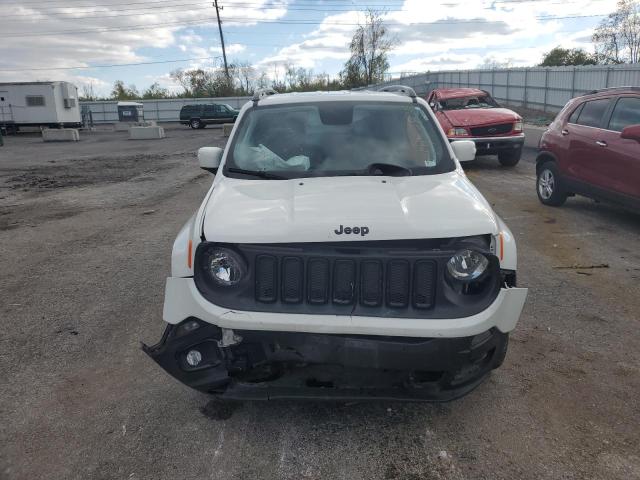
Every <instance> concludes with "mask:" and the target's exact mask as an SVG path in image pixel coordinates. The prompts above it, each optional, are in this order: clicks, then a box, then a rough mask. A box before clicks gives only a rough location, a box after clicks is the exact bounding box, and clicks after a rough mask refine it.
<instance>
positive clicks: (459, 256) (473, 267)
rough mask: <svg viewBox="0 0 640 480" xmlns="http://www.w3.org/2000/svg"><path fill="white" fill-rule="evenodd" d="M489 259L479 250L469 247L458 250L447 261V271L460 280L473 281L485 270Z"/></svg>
mask: <svg viewBox="0 0 640 480" xmlns="http://www.w3.org/2000/svg"><path fill="white" fill-rule="evenodd" d="M488 266H489V259H488V258H487V257H486V256H485V255H483V254H482V253H480V252H477V251H475V250H470V249H468V248H467V249H464V250H458V251H457V252H456V253H455V254H454V255H453V256H452V257H451V258H450V259H449V261H448V262H447V272H449V275H450V276H451V278H453V279H455V280H458V281H460V282H473V281H474V280H478V279H480V278H481V277H482V276H483V275H484V273H485V272H486V271H487V267H488Z"/></svg>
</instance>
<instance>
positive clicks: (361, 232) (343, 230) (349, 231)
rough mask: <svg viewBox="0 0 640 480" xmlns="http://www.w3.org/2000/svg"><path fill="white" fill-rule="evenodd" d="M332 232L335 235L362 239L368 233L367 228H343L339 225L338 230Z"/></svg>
mask: <svg viewBox="0 0 640 480" xmlns="http://www.w3.org/2000/svg"><path fill="white" fill-rule="evenodd" d="M334 232H335V233H336V235H342V234H343V233H344V234H345V235H360V236H361V237H364V236H365V235H367V234H368V233H369V227H345V226H343V225H340V228H337V229H335V230H334Z"/></svg>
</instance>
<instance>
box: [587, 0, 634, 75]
mask: <svg viewBox="0 0 640 480" xmlns="http://www.w3.org/2000/svg"><path fill="white" fill-rule="evenodd" d="M592 41H593V43H594V45H595V47H596V58H597V60H598V63H606V64H617V63H638V62H639V61H640V3H639V2H638V0H619V1H618V9H617V10H616V11H615V12H613V13H612V14H610V15H609V16H608V17H607V18H605V19H604V20H602V22H600V25H599V26H598V28H597V29H596V31H595V32H594V34H593V37H592Z"/></svg>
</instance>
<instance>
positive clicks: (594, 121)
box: [576, 98, 610, 128]
mask: <svg viewBox="0 0 640 480" xmlns="http://www.w3.org/2000/svg"><path fill="white" fill-rule="evenodd" d="M609 101H610V99H608V98H603V99H600V100H592V101H590V102H585V104H584V106H583V107H582V111H581V112H580V115H579V116H578V121H577V122H576V123H577V124H579V125H584V126H586V127H596V128H600V127H601V126H602V117H603V116H604V112H605V111H606V110H607V107H608V106H609Z"/></svg>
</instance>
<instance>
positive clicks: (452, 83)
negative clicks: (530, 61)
mask: <svg viewBox="0 0 640 480" xmlns="http://www.w3.org/2000/svg"><path fill="white" fill-rule="evenodd" d="M393 84H402V85H407V86H410V87H413V89H414V90H415V91H416V93H417V94H418V95H426V94H428V93H429V92H430V91H431V90H433V89H434V88H450V87H477V88H481V89H483V90H487V91H488V92H489V93H490V94H491V95H492V96H493V97H494V98H495V99H496V100H498V101H499V102H503V103H505V104H508V105H514V106H522V107H525V108H531V109H535V110H542V111H545V112H551V113H556V112H558V111H560V109H562V107H563V106H564V105H565V103H567V101H568V100H569V99H571V98H573V97H575V96H577V95H581V94H584V93H587V92H590V91H592V90H597V89H600V88H607V87H621V86H640V65H639V64H633V65H611V66H605V65H593V66H584V67H533V68H510V69H492V70H448V71H441V72H428V73H422V74H419V75H411V76H405V77H401V78H396V79H393V80H389V81H387V82H384V83H381V84H378V85H376V87H382V86H384V85H393Z"/></svg>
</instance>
